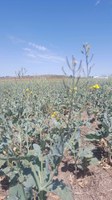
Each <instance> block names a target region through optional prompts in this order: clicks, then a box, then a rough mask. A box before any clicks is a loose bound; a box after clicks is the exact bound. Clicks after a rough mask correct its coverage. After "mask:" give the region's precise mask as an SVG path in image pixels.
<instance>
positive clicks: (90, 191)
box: [0, 120, 112, 200]
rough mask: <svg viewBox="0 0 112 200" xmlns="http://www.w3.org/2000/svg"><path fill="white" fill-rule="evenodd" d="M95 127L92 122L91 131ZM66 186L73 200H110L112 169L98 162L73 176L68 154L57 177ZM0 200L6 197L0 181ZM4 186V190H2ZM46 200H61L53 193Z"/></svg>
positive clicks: (3, 184)
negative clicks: (83, 172) (69, 189)
mask: <svg viewBox="0 0 112 200" xmlns="http://www.w3.org/2000/svg"><path fill="white" fill-rule="evenodd" d="M96 127H97V122H96V121H94V120H93V122H92V126H91V128H92V129H95V128H96ZM88 130H89V128H87V127H86V126H84V127H83V129H82V133H81V134H82V137H83V136H84V135H85V134H87V132H88ZM57 178H58V179H59V180H63V182H64V183H65V184H67V185H68V186H69V187H70V188H71V191H72V193H73V198H74V200H112V167H111V166H109V165H108V164H107V163H106V162H99V164H98V165H97V166H92V167H89V170H88V172H87V173H85V175H84V174H82V173H79V174H78V177H77V178H76V175H75V174H74V163H73V159H72V158H71V156H69V155H68V154H67V155H66V157H65V158H64V159H63V162H62V163H61V165H60V166H59V174H58V177H57ZM0 182H1V183H2V184H1V185H2V186H1V187H0V200H4V199H5V196H6V195H7V192H8V191H7V187H6V188H5V186H6V182H7V181H3V180H2V178H1V179H0ZM3 186H4V189H3V188H2V187H3ZM47 200H61V199H60V198H59V197H58V196H56V195H55V194H53V193H49V194H48V198H47Z"/></svg>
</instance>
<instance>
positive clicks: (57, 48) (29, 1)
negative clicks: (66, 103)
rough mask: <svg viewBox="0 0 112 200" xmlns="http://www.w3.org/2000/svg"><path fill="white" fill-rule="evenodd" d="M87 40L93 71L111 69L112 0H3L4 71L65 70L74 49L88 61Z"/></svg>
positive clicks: (0, 67)
mask: <svg viewBox="0 0 112 200" xmlns="http://www.w3.org/2000/svg"><path fill="white" fill-rule="evenodd" d="M84 43H89V44H90V45H91V53H93V54H94V57H93V61H92V62H93V63H94V64H95V65H94V67H93V70H92V72H91V75H104V74H107V75H108V74H112V0H0V76H7V75H9V76H13V75H15V72H17V71H18V70H19V69H20V68H21V67H25V68H26V70H27V74H30V75H38V74H63V72H62V66H64V68H65V70H67V72H68V68H67V64H66V56H67V57H68V59H69V60H70V61H71V56H72V55H74V56H75V57H76V60H77V62H78V63H79V61H80V60H81V59H82V60H83V66H84V57H83V55H82V54H81V49H82V45H83V44H84ZM68 73H69V72H68Z"/></svg>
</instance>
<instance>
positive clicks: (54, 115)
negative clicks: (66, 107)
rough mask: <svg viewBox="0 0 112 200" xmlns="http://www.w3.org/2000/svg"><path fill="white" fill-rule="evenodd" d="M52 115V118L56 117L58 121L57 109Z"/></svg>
mask: <svg viewBox="0 0 112 200" xmlns="http://www.w3.org/2000/svg"><path fill="white" fill-rule="evenodd" d="M51 117H52V118H55V119H56V120H57V121H58V120H59V115H58V112H56V111H55V112H53V113H52V115H51Z"/></svg>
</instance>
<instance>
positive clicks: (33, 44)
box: [28, 42, 47, 51]
mask: <svg viewBox="0 0 112 200" xmlns="http://www.w3.org/2000/svg"><path fill="white" fill-rule="evenodd" d="M28 44H29V46H31V47H33V48H35V49H38V50H40V51H46V50H47V48H46V47H45V46H42V45H38V44H35V43H32V42H29V43H28Z"/></svg>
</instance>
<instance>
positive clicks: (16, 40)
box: [8, 35, 25, 44]
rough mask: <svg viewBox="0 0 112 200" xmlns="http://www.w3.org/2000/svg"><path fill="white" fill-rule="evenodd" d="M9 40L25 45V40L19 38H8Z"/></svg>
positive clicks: (11, 36)
mask: <svg viewBox="0 0 112 200" xmlns="http://www.w3.org/2000/svg"><path fill="white" fill-rule="evenodd" d="M8 38H9V40H11V41H12V42H13V43H16V44H17V43H25V40H23V39H21V38H19V37H15V36H13V35H10V36H8Z"/></svg>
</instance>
